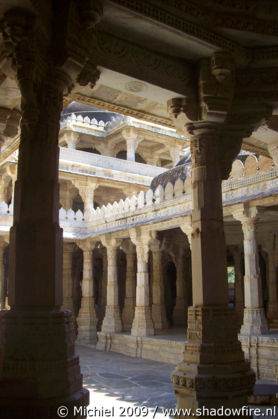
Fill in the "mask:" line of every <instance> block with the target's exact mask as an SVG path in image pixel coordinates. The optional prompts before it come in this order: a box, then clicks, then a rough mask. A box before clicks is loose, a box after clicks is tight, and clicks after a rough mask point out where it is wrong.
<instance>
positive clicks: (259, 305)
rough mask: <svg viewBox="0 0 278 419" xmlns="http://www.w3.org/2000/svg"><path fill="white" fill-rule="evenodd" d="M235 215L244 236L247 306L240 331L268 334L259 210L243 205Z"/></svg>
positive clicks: (244, 333) (252, 333)
mask: <svg viewBox="0 0 278 419" xmlns="http://www.w3.org/2000/svg"><path fill="white" fill-rule="evenodd" d="M233 216H234V218H235V219H237V220H239V221H240V222H241V224H242V230H243V237H244V265H245V276H244V296H245V308H244V314H243V325H242V327H241V330H240V333H241V334H243V335H263V334H267V333H268V328H267V323H266V318H265V314H264V308H263V297H262V283H261V275H260V268H259V255H258V248H257V241H256V223H257V217H258V210H257V208H255V207H253V208H249V207H247V206H244V205H242V206H240V207H239V208H238V209H237V210H235V211H234V212H233Z"/></svg>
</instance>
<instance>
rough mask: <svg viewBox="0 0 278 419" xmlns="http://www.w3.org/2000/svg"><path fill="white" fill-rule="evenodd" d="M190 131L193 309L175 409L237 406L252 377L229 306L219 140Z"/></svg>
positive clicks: (200, 129)
mask: <svg viewBox="0 0 278 419" xmlns="http://www.w3.org/2000/svg"><path fill="white" fill-rule="evenodd" d="M191 129H192V131H193V133H194V136H193V137H192V139H191V156H192V196H193V211H192V235H191V237H192V252H191V257H192V291H193V307H189V309H188V329H187V342H186V343H185V352H184V357H183V361H182V362H181V363H180V364H179V365H178V366H177V369H176V370H175V371H174V372H173V374H172V382H173V384H174V388H175V393H176V395H177V398H178V407H179V408H191V409H194V410H195V409H196V408H199V407H202V406H206V407H214V408H218V407H222V406H224V407H233V406H241V405H244V404H246V394H248V393H249V392H251V390H252V387H253V384H254V381H255V377H254V374H253V372H251V371H250V367H249V364H248V363H247V362H246V361H245V360H244V354H243V352H242V350H241V345H240V343H239V341H238V338H237V321H236V316H235V312H234V310H233V309H232V308H230V307H228V281H227V266H226V245H225V236H224V228H223V213H222V192H221V172H220V160H219V144H220V141H221V139H220V137H219V136H218V127H217V125H216V126H215V125H214V124H208V123H202V122H199V123H194V125H193V124H192V126H191ZM227 324H228V325H229V327H227ZM231 389H232V390H231ZM231 394H232V398H231ZM182 417H184V416H182Z"/></svg>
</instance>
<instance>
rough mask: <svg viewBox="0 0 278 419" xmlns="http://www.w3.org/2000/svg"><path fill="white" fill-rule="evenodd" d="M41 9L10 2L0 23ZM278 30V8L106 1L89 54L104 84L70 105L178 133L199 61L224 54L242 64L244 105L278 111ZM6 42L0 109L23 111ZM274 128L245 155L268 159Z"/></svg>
mask: <svg viewBox="0 0 278 419" xmlns="http://www.w3.org/2000/svg"><path fill="white" fill-rule="evenodd" d="M39 3H40V2H37V1H35V0H24V1H19V0H5V1H2V2H1V4H0V16H2V15H3V13H4V12H5V11H6V10H8V9H9V8H11V7H13V6H21V7H27V8H30V9H32V8H33V7H34V8H36V9H37V11H39V8H38V4H39ZM78 3H79V2H78ZM81 3H82V2H80V4H81ZM46 20H47V15H46V13H45V15H44V17H42V21H43V23H45V22H46ZM277 22H278V3H277V1H276V0H268V1H264V2H262V1H260V0H252V1H251V0H207V1H203V0H190V1H189V0H137V1H136V0H113V1H112V0H106V1H105V2H104V13H103V17H102V20H101V22H100V23H99V25H98V29H97V38H96V42H95V43H92V45H94V46H93V47H92V46H90V45H91V44H90V43H89V44H90V45H89V44H88V45H87V46H86V48H87V49H89V48H91V58H92V59H93V62H94V63H95V64H96V65H97V68H98V70H99V72H100V78H99V80H98V81H97V82H96V84H95V86H94V87H93V88H91V87H90V86H88V85H87V86H85V87H84V86H76V87H75V88H74V90H73V91H72V92H71V93H70V95H69V97H68V98H66V99H65V105H66V104H67V103H69V102H70V101H71V100H73V99H74V100H77V101H80V102H84V103H87V104H90V105H92V106H97V107H101V108H106V109H108V110H111V111H115V112H119V113H124V114H127V115H131V116H135V117H137V118H142V119H145V120H148V121H152V122H155V123H157V124H162V125H166V126H170V127H173V122H172V121H171V119H170V117H169V115H168V112H167V107H166V106H167V105H166V104H167V101H168V100H169V99H171V98H173V97H177V96H183V95H184V94H185V93H184V92H185V89H186V88H187V86H189V85H191V83H192V81H193V80H195V78H196V74H195V73H196V68H197V67H198V63H199V60H200V59H202V58H205V57H210V56H211V54H212V53H213V52H214V51H216V50H219V49H224V50H227V51H229V52H231V53H232V54H233V56H234V58H235V60H236V65H237V80H238V82H239V84H240V88H239V90H238V92H237V97H239V98H241V97H245V96H246V97H249V98H252V97H254V95H256V98H257V97H258V96H261V97H263V98H264V99H265V98H266V100H268V101H269V106H272V107H273V106H274V107H275V106H276V108H277V109H278V23H277ZM76 27H78V26H74V25H73V29H72V34H71V36H70V37H69V49H70V50H72V51H74V53H73V55H74V59H75V60H76V61H77V62H78V60H79V57H81V56H82V49H84V48H85V46H84V42H81V41H80V42H79V38H78V33H77V32H75V29H74V28H76ZM2 41H3V40H2V38H1V37H0V107H4V108H8V109H14V108H15V109H19V108H20V105H19V103H20V94H19V91H18V89H17V85H16V82H15V80H14V73H13V71H12V69H11V67H10V64H9V62H8V61H7V59H6V57H5V54H4V52H3V45H2V44H3V42H2ZM71 43H72V45H71ZM257 69H259V70H257ZM256 100H257V99H256ZM269 127H270V128H273V126H272V125H269ZM269 127H267V126H265V127H264V129H261V130H259V131H258V132H256V133H254V134H253V136H252V137H249V138H248V139H247V140H246V147H247V148H248V149H253V151H255V152H258V151H261V152H262V153H264V154H265V155H268V151H267V143H269V141H270V140H269V135H268V134H269V132H271V141H273V138H274V139H275V138H276V137H275V136H276V134H275V131H273V130H271V131H270V128H269ZM273 132H274V134H273ZM272 134H273V135H274V137H273V135H272ZM277 139H278V136H277Z"/></svg>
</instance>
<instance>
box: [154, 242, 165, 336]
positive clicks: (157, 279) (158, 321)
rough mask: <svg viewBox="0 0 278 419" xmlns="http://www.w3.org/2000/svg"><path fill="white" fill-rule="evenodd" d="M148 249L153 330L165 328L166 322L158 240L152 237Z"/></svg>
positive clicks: (160, 252)
mask: <svg viewBox="0 0 278 419" xmlns="http://www.w3.org/2000/svg"><path fill="white" fill-rule="evenodd" d="M150 249H151V251H152V257H153V266H152V268H153V284H152V296H153V298H152V300H153V301H152V320H153V324H154V328H155V330H161V329H167V328H168V322H167V318H166V310H165V299H164V281H163V272H162V249H161V243H160V241H159V240H157V239H153V240H152V241H151V244H150Z"/></svg>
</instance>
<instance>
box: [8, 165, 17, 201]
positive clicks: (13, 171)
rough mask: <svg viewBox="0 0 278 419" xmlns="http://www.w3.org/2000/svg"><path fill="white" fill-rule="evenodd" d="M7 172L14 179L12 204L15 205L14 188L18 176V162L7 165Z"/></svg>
mask: <svg viewBox="0 0 278 419" xmlns="http://www.w3.org/2000/svg"><path fill="white" fill-rule="evenodd" d="M7 173H8V175H9V176H10V177H11V179H12V197H11V204H12V205H13V202H14V188H15V182H16V178H17V165H16V164H10V165H9V166H8V167H7Z"/></svg>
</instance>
